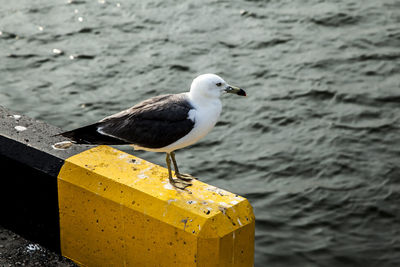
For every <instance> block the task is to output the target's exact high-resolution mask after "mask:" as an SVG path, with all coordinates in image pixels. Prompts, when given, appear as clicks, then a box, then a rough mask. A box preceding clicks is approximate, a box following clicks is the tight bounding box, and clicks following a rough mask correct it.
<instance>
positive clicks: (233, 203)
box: [230, 200, 239, 205]
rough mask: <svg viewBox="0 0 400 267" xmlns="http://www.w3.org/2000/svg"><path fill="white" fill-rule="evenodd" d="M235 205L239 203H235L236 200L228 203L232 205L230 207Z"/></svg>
mask: <svg viewBox="0 0 400 267" xmlns="http://www.w3.org/2000/svg"><path fill="white" fill-rule="evenodd" d="M237 203H239V202H238V201H236V200H232V201H231V202H230V204H232V205H236V204H237Z"/></svg>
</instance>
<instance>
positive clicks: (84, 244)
mask: <svg viewBox="0 0 400 267" xmlns="http://www.w3.org/2000/svg"><path fill="white" fill-rule="evenodd" d="M58 194H59V209H60V231H61V251H62V254H63V255H64V256H66V257H68V258H70V259H72V260H74V261H75V262H77V263H79V264H81V265H84V266H253V256H254V215H253V211H252V208H251V206H250V204H249V202H248V201H247V200H246V199H245V198H243V197H240V196H238V195H235V194H232V193H230V192H227V191H225V190H221V189H218V188H216V187H213V186H210V185H207V184H205V183H202V182H200V181H194V182H193V185H192V186H190V187H188V188H186V189H185V190H179V189H175V188H173V187H172V186H171V185H170V184H169V183H168V172H167V170H166V169H165V168H163V167H160V166H158V165H155V164H152V163H149V162H147V161H145V160H142V159H139V158H137V157H134V156H132V155H129V154H126V153H124V152H122V151H119V150H116V149H114V148H112V147H108V146H99V147H95V148H93V149H90V150H87V151H85V152H82V153H80V154H77V155H75V156H73V157H71V158H69V159H67V160H66V162H65V164H64V166H63V167H62V169H61V171H60V173H59V176H58Z"/></svg>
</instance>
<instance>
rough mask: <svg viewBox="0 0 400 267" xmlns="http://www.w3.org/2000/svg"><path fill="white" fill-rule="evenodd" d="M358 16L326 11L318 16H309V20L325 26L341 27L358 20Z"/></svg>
mask: <svg viewBox="0 0 400 267" xmlns="http://www.w3.org/2000/svg"><path fill="white" fill-rule="evenodd" d="M360 19H361V18H360V17H359V16H355V15H350V14H346V13H328V14H325V15H322V16H319V17H315V18H311V19H310V20H311V22H313V23H315V24H317V25H321V26H326V27H341V26H347V25H354V24H356V23H358V22H359V21H360Z"/></svg>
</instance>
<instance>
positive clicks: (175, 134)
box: [58, 74, 246, 190]
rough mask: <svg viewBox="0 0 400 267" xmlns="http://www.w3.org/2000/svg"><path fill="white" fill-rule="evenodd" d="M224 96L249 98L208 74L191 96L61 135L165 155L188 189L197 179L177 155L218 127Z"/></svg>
mask: <svg viewBox="0 0 400 267" xmlns="http://www.w3.org/2000/svg"><path fill="white" fill-rule="evenodd" d="M224 93H230V94H236V95H239V96H246V92H245V91H244V90H243V89H241V88H239V87H235V86H232V85H229V84H228V83H226V82H225V81H224V80H223V79H222V78H221V77H219V76H218V75H215V74H203V75H200V76H198V77H196V78H195V79H194V80H193V82H192V84H191V86H190V91H189V92H186V93H180V94H166V95H160V96H155V97H152V98H149V99H147V100H144V101H142V102H140V103H139V104H137V105H135V106H133V107H131V108H129V109H126V110H123V111H121V112H119V113H116V114H114V115H111V116H108V117H106V118H104V119H102V120H100V121H98V122H96V123H94V124H91V125H88V126H84V127H81V128H77V129H75V130H72V131H67V132H63V133H60V134H58V135H61V136H63V137H67V138H69V139H70V140H71V142H72V143H76V144H89V145H133V147H134V149H135V150H146V151H153V152H164V153H166V163H167V167H168V178H169V182H170V184H171V185H173V186H174V187H175V188H178V189H182V190H183V189H185V188H186V187H187V186H190V185H191V183H190V181H191V180H192V179H193V178H194V177H193V176H192V175H190V174H184V173H181V172H180V171H179V168H178V164H177V162H176V159H175V151H176V150H178V149H181V148H184V147H187V146H190V145H193V144H194V143H196V142H197V141H199V140H200V139H201V138H203V137H204V136H206V135H207V134H208V133H209V132H210V131H211V130H212V129H213V128H214V126H215V124H216V123H217V120H218V118H219V116H220V114H221V110H222V104H221V100H220V97H221V95H222V94H224ZM61 143H63V142H61ZM171 160H172V164H173V166H174V170H175V178H173V176H172V171H171Z"/></svg>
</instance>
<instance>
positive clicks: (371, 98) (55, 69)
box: [0, 0, 400, 267]
mask: <svg viewBox="0 0 400 267" xmlns="http://www.w3.org/2000/svg"><path fill="white" fill-rule="evenodd" d="M0 32H1V34H0V105H2V106H5V107H7V108H9V109H11V110H14V111H15V112H17V113H20V114H25V115H28V116H30V117H33V118H36V119H39V120H43V121H46V122H48V123H50V124H53V125H56V126H59V127H61V128H63V129H64V130H70V129H73V128H76V127H79V126H83V125H86V124H89V123H92V122H95V121H97V120H99V119H102V118H103V117H105V116H108V115H110V114H113V113H115V112H118V111H120V110H122V109H125V108H128V107H130V106H132V105H134V104H136V103H138V102H139V101H142V100H144V99H146V98H149V97H151V96H155V95H159V94H165V93H180V92H185V91H187V90H188V89H189V86H190V83H191V81H192V80H193V78H195V77H196V76H197V75H199V74H202V73H216V74H218V75H220V76H222V77H223V78H224V79H225V80H226V81H227V82H228V83H230V84H233V85H237V86H240V87H242V88H244V89H245V90H246V91H247V94H248V97H246V98H243V97H238V96H234V95H227V96H224V97H223V105H224V108H223V113H222V115H221V118H220V121H219V123H218V124H217V126H216V127H215V129H214V130H213V131H212V132H211V133H210V134H209V135H208V136H207V137H206V138H205V139H204V140H202V141H201V142H199V143H198V144H196V145H194V146H192V147H190V148H186V149H183V150H180V151H178V152H177V160H178V163H180V166H181V169H182V171H184V172H188V173H191V174H193V175H195V176H196V177H198V178H199V179H200V180H202V181H204V182H206V183H209V184H212V185H215V186H218V187H221V188H223V189H226V190H228V191H231V192H234V193H237V194H239V195H242V196H245V197H247V198H248V199H249V200H250V202H251V204H252V206H253V208H254V213H255V216H256V242H255V266H257V267H262V266H269V267H270V266H400V134H399V130H400V74H399V73H400V1H398V0H379V1H377V0H364V1H358V0H342V1H339V0H337V1H334V0H332V1H322V0H303V1H292V0H279V1H278V0H266V1H256V0H254V1H244V0H237V1H215V0H214V1H211V0H206V1H194V0H189V1H177V0H164V1H162V0H152V1H150V0H143V1H111V0H110V1H108V0H99V1H94V0H93V1H85V0H75V1H73V0H70V1H68V0H57V1H49V0H47V1H45V0H36V1H28V0H23V1H22V0H19V1H6V0H0ZM126 150H127V151H129V152H130V153H133V154H134V155H136V156H139V157H142V158H144V159H146V160H149V161H151V162H154V163H158V164H161V165H165V163H164V155H163V154H160V153H150V152H142V151H133V150H132V149H130V148H126Z"/></svg>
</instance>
